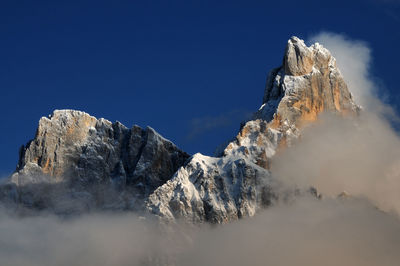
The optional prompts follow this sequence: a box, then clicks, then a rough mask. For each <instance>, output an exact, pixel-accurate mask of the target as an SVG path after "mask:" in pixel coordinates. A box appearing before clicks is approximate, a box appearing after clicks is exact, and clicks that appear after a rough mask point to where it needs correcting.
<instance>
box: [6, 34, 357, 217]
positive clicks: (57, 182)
mask: <svg viewBox="0 0 400 266" xmlns="http://www.w3.org/2000/svg"><path fill="white" fill-rule="evenodd" d="M359 110H360V107H359V106H357V105H356V104H355V103H354V101H353V99H352V95H351V93H350V92H349V90H348V88H347V86H346V83H345V82H344V80H343V77H342V75H341V73H340V71H339V69H338V68H337V66H336V61H335V58H334V57H333V56H332V55H331V53H330V52H329V51H328V50H327V49H325V48H324V47H323V46H322V45H320V44H318V43H316V44H314V45H312V46H310V47H307V46H306V45H305V44H304V42H303V41H302V40H300V39H298V38H296V37H292V38H291V39H290V40H289V41H288V44H287V47H286V51H285V55H284V59H283V64H282V66H280V67H278V68H276V69H273V70H272V71H271V72H270V74H269V75H268V79H267V83H266V87H265V93H264V97H263V101H262V105H261V107H260V108H259V109H258V111H256V112H255V113H254V115H253V117H252V119H250V120H249V121H247V122H245V123H243V124H242V127H241V129H240V132H239V133H238V135H237V136H236V138H235V140H234V141H232V142H231V143H229V144H228V145H227V147H226V148H225V150H224V151H223V153H222V154H221V156H220V157H209V156H205V155H202V154H200V153H197V154H195V155H193V156H189V155H188V154H187V153H185V152H183V151H182V150H180V149H179V148H178V147H177V146H175V145H174V144H173V143H172V142H170V141H169V140H166V139H164V138H163V137H162V136H160V135H159V134H158V133H157V132H156V131H155V130H154V129H152V128H150V127H148V128H146V129H142V128H140V127H138V126H133V127H132V128H130V129H129V128H127V127H125V126H124V125H122V124H121V123H119V122H116V123H111V122H110V121H108V120H105V119H103V118H101V119H96V118H95V117H92V116H90V115H88V114H86V113H84V112H80V111H73V110H56V111H54V113H53V114H52V115H51V116H49V117H43V118H41V119H40V121H39V127H38V129H37V132H36V136H35V138H34V139H33V140H31V141H30V142H28V143H27V144H26V145H25V146H23V147H22V148H21V151H20V159H19V162H18V165H17V170H16V172H15V173H14V174H13V175H12V176H11V177H10V178H9V180H8V181H7V182H6V183H5V184H3V186H2V198H3V200H7V201H12V202H14V203H16V204H18V205H22V206H24V207H27V208H40V209H46V210H47V209H49V210H53V211H55V212H57V213H68V212H75V211H78V212H82V211H87V210H90V209H92V208H98V209H130V210H140V211H145V212H148V213H151V214H154V215H156V216H157V217H160V218H161V219H165V220H170V221H173V220H175V219H178V218H179V219H184V220H187V221H191V222H211V223H226V222H229V221H232V220H235V219H239V218H241V217H245V216H252V215H254V214H255V213H256V212H257V210H258V209H260V208H263V207H265V206H269V205H271V204H272V203H273V202H274V200H276V199H277V198H278V197H279V195H277V194H276V193H275V191H274V184H275V183H276V182H278V180H276V179H275V178H273V177H272V176H273V175H272V174H271V172H270V163H271V160H270V159H271V158H272V157H273V156H274V155H275V154H276V152H278V151H279V150H280V149H283V148H284V147H290V146H291V145H292V143H293V140H295V139H297V138H298V137H299V136H300V135H301V132H302V129H303V128H304V126H305V125H307V124H308V123H312V122H313V121H315V120H317V118H318V115H319V114H321V113H322V112H330V113H335V114H338V115H357V113H358V112H359ZM75 203H76V204H75ZM78 203H79V204H78ZM76 206H79V207H76Z"/></svg>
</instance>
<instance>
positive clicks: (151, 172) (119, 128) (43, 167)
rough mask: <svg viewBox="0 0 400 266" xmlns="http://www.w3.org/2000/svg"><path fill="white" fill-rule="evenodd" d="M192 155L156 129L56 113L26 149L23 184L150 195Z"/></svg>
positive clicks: (18, 178) (18, 176)
mask: <svg viewBox="0 0 400 266" xmlns="http://www.w3.org/2000/svg"><path fill="white" fill-rule="evenodd" d="M188 158H189V155H188V154H186V153H185V152H183V151H181V150H180V149H179V148H178V147H176V146H175V145H174V144H173V143H172V142H170V141H169V140H166V139H164V138H163V137H161V136H160V135H159V134H158V133H157V132H156V131H154V129H152V128H150V127H147V128H146V129H142V128H140V127H139V126H136V125H135V126H133V127H132V128H131V129H129V128H127V127H125V126H124V125H122V124H121V123H119V122H116V123H111V122H110V121H108V120H105V119H102V118H101V119H96V118H95V117H93V116H90V115H88V114H86V113H84V112H80V111H73V110H56V111H54V112H53V114H52V115H51V116H49V117H48V118H47V117H42V118H41V119H40V121H39V127H38V129H37V132H36V136H35V138H34V139H33V140H32V141H30V142H29V143H28V144H27V145H26V146H24V147H22V148H21V151H20V159H19V163H18V166H17V171H16V172H15V173H14V174H13V175H12V177H11V180H12V182H13V183H15V184H17V185H18V186H24V185H28V184H34V183H41V182H48V183H59V182H68V183H75V184H79V185H80V186H83V187H85V186H92V185H93V184H110V185H114V186H115V187H121V188H123V187H125V186H130V187H133V188H135V189H136V191H137V192H138V193H140V194H141V195H142V196H145V195H147V194H149V193H151V192H152V191H153V190H154V189H155V188H157V187H158V186H160V185H162V184H164V183H165V182H166V181H167V180H168V179H169V178H170V177H171V176H172V175H173V174H174V173H175V172H176V171H177V170H178V168H179V167H180V166H182V165H183V164H184V162H185V161H186V160H187V159H188Z"/></svg>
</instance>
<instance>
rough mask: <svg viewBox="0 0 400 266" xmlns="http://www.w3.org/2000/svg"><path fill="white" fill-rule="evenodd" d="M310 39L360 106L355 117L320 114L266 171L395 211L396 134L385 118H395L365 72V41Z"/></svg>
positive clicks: (399, 146) (399, 184)
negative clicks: (327, 55) (319, 46)
mask: <svg viewBox="0 0 400 266" xmlns="http://www.w3.org/2000/svg"><path fill="white" fill-rule="evenodd" d="M311 39H312V40H315V41H319V42H321V43H322V44H323V45H324V46H326V47H327V48H328V49H329V50H331V52H332V54H333V55H334V56H335V57H336V59H337V64H338V66H339V68H340V70H341V72H342V74H343V75H344V78H345V80H346V81H347V83H348V87H349V89H350V91H351V92H352V93H354V96H355V100H356V101H358V102H359V103H362V105H363V106H364V109H363V110H362V112H361V114H360V116H358V117H356V118H353V117H349V118H347V119H344V118H343V117H337V116H333V115H323V116H321V117H320V119H319V122H318V123H316V124H314V125H311V126H309V128H307V129H306V130H305V131H304V132H303V134H302V137H301V139H300V140H299V141H298V142H297V143H296V144H295V145H293V147H291V148H289V149H287V150H285V152H282V153H280V154H279V155H278V156H276V157H275V158H274V159H273V161H272V163H271V165H272V168H271V171H272V173H273V174H274V175H275V176H277V177H278V178H279V179H281V180H283V181H284V182H286V184H287V185H295V186H302V187H307V186H310V185H312V186H315V187H316V188H317V189H318V190H320V192H322V193H323V194H325V195H328V196H335V195H337V194H339V193H341V192H343V191H346V192H348V193H350V194H351V195H354V196H357V197H365V198H367V199H369V200H370V201H371V202H373V204H375V205H376V206H378V207H379V208H381V209H382V210H385V211H388V212H395V213H397V214H398V215H400V138H399V136H398V133H397V132H396V131H395V130H393V128H392V125H391V121H389V120H388V117H390V118H391V119H398V118H397V117H396V115H395V114H394V112H393V110H392V109H391V108H390V107H389V106H387V105H385V104H384V103H383V102H382V101H380V99H379V98H378V97H377V96H376V95H377V94H378V92H379V89H380V88H379V86H378V85H377V84H375V83H374V82H373V79H372V78H371V76H372V75H371V74H370V72H369V68H370V67H369V64H371V57H370V54H371V51H370V49H369V48H368V45H367V44H365V43H363V42H361V41H357V40H356V41H354V40H350V39H349V38H347V37H344V36H342V35H338V34H332V33H326V32H323V33H321V34H318V35H316V36H314V37H313V38H311ZM288 162H289V164H288Z"/></svg>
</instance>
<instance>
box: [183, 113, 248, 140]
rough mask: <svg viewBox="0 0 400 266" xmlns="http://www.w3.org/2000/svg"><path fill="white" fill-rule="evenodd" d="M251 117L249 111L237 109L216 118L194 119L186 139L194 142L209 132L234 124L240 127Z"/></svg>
mask: <svg viewBox="0 0 400 266" xmlns="http://www.w3.org/2000/svg"><path fill="white" fill-rule="evenodd" d="M251 115H252V113H251V112H249V111H245V110H242V109H237V110H232V111H229V112H226V113H222V114H219V115H216V116H205V117H199V118H194V119H192V120H191V121H190V125H189V133H188V134H187V137H186V138H187V140H192V139H194V138H195V137H197V136H199V135H202V134H204V133H207V132H209V131H213V130H218V129H220V128H223V127H229V126H231V125H234V124H235V125H238V124H239V123H240V122H241V121H243V120H246V119H249V118H250V117H251Z"/></svg>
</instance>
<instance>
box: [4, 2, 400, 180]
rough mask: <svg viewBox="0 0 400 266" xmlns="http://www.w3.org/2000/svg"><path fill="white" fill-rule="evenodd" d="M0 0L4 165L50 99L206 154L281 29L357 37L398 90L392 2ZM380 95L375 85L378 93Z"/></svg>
mask: <svg viewBox="0 0 400 266" xmlns="http://www.w3.org/2000/svg"><path fill="white" fill-rule="evenodd" d="M271 2H272V1H104V2H102V1H92V2H89V1H77V2H74V1H17V0H14V1H4V0H3V1H1V2H0V91H1V98H0V99H1V104H0V112H1V116H0V117H1V118H0V119H1V120H0V122H1V124H0V125H1V127H2V130H1V137H0V139H1V143H0V144H1V148H2V151H1V152H0V162H1V163H0V175H3V176H4V175H7V174H10V173H11V172H12V171H13V170H14V169H15V165H16V163H17V158H18V148H19V147H20V146H21V145H22V144H25V143H26V142H27V141H28V140H29V139H31V138H33V136H34V134H35V130H36V127H37V123H38V120H39V118H40V117H41V116H46V115H48V114H50V113H51V112H52V110H54V109H64V108H69V109H78V110H82V111H86V112H88V113H90V114H91V115H94V116H96V117H104V118H107V119H109V120H111V121H115V120H118V121H120V122H122V123H123V124H125V125H126V126H128V127H130V126H132V125H133V124H138V125H140V126H146V125H150V126H151V127H153V128H155V129H156V130H157V131H158V132H160V133H161V134H162V135H163V136H165V137H166V138H168V139H170V140H172V141H173V142H175V143H176V144H177V145H178V146H180V147H181V148H182V149H184V150H185V151H187V152H189V153H192V154H193V153H195V152H198V151H199V152H202V153H205V154H212V152H213V151H214V149H215V147H216V146H218V144H220V143H221V142H224V141H225V140H226V139H229V138H230V137H233V136H235V135H236V133H237V131H238V129H239V123H240V121H241V120H243V119H244V118H246V116H248V115H249V113H251V112H252V111H255V110H256V109H257V108H258V107H259V106H260V104H261V100H262V95H263V90H264V85H265V84H264V83H265V78H266V74H267V73H268V71H269V70H270V69H271V68H273V67H276V66H278V65H280V64H281V61H282V56H283V51H284V48H285V44H286V42H287V39H288V38H289V37H290V36H292V35H296V36H299V37H300V38H303V39H308V38H309V37H310V36H313V35H315V34H318V33H319V32H321V31H328V32H334V33H338V34H343V35H345V36H347V37H348V38H351V39H355V40H362V41H364V42H366V43H367V44H368V46H369V47H370V48H371V50H372V69H371V73H373V75H374V79H376V80H378V83H379V84H381V86H382V88H384V90H382V91H384V94H385V97H386V100H387V101H388V102H389V103H391V104H392V105H394V106H395V107H396V108H397V109H399V108H398V107H397V106H396V105H397V104H398V103H399V100H400V92H399V91H398V88H399V85H398V76H399V74H398V71H399V63H398V62H400V49H399V48H398V43H399V41H400V30H399V29H400V1H397V0H364V1H357V0H356V1H343V2H341V1H323V2H320V1H302V2H300V1H274V2H276V3H271ZM382 94H383V93H382Z"/></svg>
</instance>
